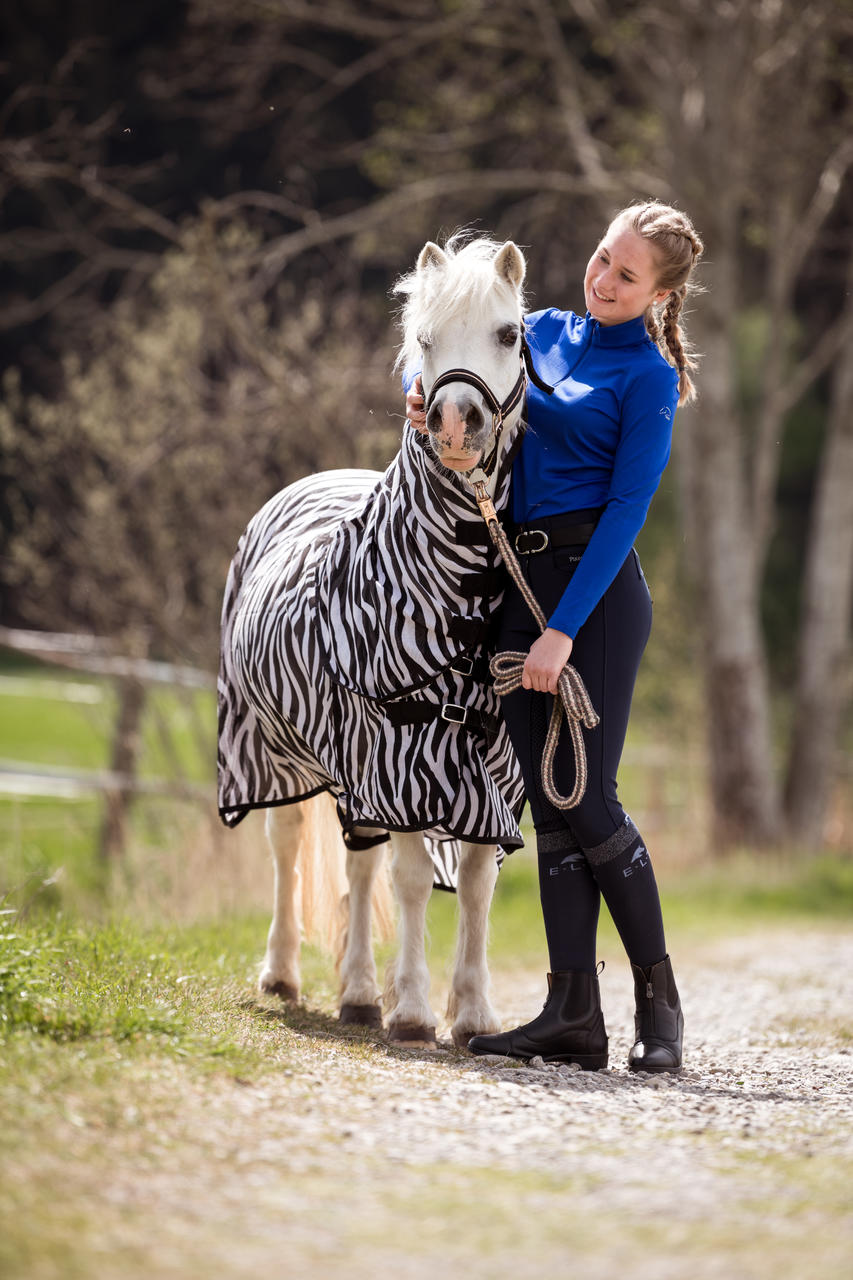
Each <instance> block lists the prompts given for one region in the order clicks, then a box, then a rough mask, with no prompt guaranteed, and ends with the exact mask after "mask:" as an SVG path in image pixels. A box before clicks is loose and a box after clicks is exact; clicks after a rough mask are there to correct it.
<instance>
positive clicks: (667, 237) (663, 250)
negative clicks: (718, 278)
mask: <svg viewBox="0 0 853 1280" xmlns="http://www.w3.org/2000/svg"><path fill="white" fill-rule="evenodd" d="M616 223H618V224H619V225H620V226H622V227H628V228H630V229H631V230H632V231H636V233H637V235H638V236H642V237H643V239H644V240H648V242H649V243H650V244H651V245H652V247H653V249H654V256H655V259H656V261H657V264H658V279H657V285H658V288H659V289H669V291H670V293H669V297H668V298H667V299H666V301H665V302H664V303H663V304H658V305H657V306H656V305H655V304H654V303H653V304H652V305H651V306H650V307H649V308H648V310H647V311H646V313H645V315H644V317H643V319H644V320H645V322H646V329H647V330H648V332H649V336H650V337H651V338H652V340H653V341H654V342H656V343H657V345H658V349H659V350H660V352H661V354H662V355H663V356H665V357H666V358H667V359H668V360H669V361H670V363H672V364H674V365H675V368H676V369H677V370H678V403H679V404H680V405H681V404H687V403H688V401H690V400H692V399H693V398H694V396H695V395H696V388H695V387H694V385H693V382H692V380H691V378H690V373H691V371H692V370H693V369H695V368H696V365H697V363H698V360H697V356H696V353H695V352H694V350H693V348H692V347H691V346H690V344H689V343H688V341H687V336H686V334H685V332H684V328H683V326H682V322H681V309H682V307H683V306H684V299H685V298H686V297H687V294H688V292H689V291H690V290H691V288H692V287H695V286H693V285H692V282H691V279H690V276H691V273H692V271H693V268H694V267H695V265H696V263H697V262H698V261H699V258H700V257H701V255H702V251H703V249H704V245H703V244H702V241H701V240H700V239H699V236H698V235H697V233H696V228H695V227H694V226H693V223H692V222H691V221H690V219H689V218H688V216H687V214H686V213H682V212H681V210H680V209H673V208H672V206H671V205H668V204H662V203H661V202H660V201H658V200H647V201H645V203H643V204H633V205H629V206H628V207H627V208H626V209H622V210H620V212H619V213H617V214H616V217H615V218H614V219H613V222H612V223H611V224H610V225H611V226H613V225H614V224H616Z"/></svg>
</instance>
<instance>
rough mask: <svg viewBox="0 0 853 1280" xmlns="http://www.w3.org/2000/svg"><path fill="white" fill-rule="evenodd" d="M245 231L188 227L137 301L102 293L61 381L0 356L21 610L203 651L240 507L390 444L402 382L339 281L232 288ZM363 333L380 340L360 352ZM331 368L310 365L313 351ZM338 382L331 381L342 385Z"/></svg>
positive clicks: (370, 456)
mask: <svg viewBox="0 0 853 1280" xmlns="http://www.w3.org/2000/svg"><path fill="white" fill-rule="evenodd" d="M255 243H256V241H255V239H254V237H251V236H249V234H248V233H246V232H245V231H241V230H240V229H239V227H237V226H236V225H232V226H231V227H230V228H229V229H228V231H227V233H224V234H223V235H218V234H217V233H215V232H214V230H213V229H212V227H211V226H210V225H209V224H207V223H202V224H200V225H199V226H197V227H191V228H188V229H187V230H186V231H185V233H184V237H183V244H182V246H181V247H180V248H179V249H172V250H170V251H169V252H168V253H167V254H165V255H163V257H162V258H161V265H160V269H159V270H158V272H157V273H156V274H155V275H154V277H153V279H152V281H151V295H150V297H149V298H146V299H144V300H142V299H138V300H131V299H125V300H124V301H122V302H121V303H118V304H116V305H114V306H113V307H112V308H111V309H110V311H109V312H107V313H106V314H105V315H104V316H103V317H102V319H101V321H100V324H99V325H98V326H97V327H96V329H95V331H94V332H92V333H91V334H90V335H89V337H90V341H91V350H90V351H89V352H88V355H87V358H86V359H85V360H84V359H83V358H81V355H80V353H79V352H78V353H75V354H74V355H71V356H69V357H67V359H66V362H65V387H64V394H63V395H62V396H61V397H60V398H58V399H55V400H49V399H46V398H44V397H41V396H38V395H30V396H25V395H23V394H22V392H21V389H20V385H19V383H18V380H17V378H16V376H15V375H14V374H7V378H6V385H5V392H6V395H5V403H4V404H3V405H2V406H0V447H2V456H3V464H2V467H3V470H4V471H5V473H6V474H5V482H6V488H7V493H8V494H9V500H10V504H11V506H12V510H13V517H14V519H13V523H14V529H15V532H14V533H13V535H12V537H11V538H10V540H9V544H8V546H7V550H6V556H5V564H4V577H5V580H6V582H7V584H8V585H9V586H10V587H11V588H12V589H13V590H16V591H17V593H18V599H19V601H20V609H21V611H22V612H23V614H24V619H25V621H27V622H29V623H30V624H32V625H35V626H42V627H45V628H47V629H56V628H57V627H58V626H59V627H62V628H67V629H69V630H84V631H92V632H95V633H96V634H100V635H108V636H115V637H118V638H119V639H120V640H121V641H122V643H123V644H124V646H125V648H127V649H128V650H129V651H130V652H132V653H136V654H140V653H145V652H148V651H149V650H150V649H154V650H156V651H157V652H159V653H160V654H166V655H168V656H171V657H173V658H174V657H180V658H183V659H185V660H189V661H195V662H198V663H203V664H205V665H207V666H208V667H209V668H211V669H212V668H214V667H215V658H216V646H217V635H216V626H215V619H216V617H217V616H218V612H219V605H220V601H221V596H222V586H223V582H224V580H225V574H226V572H227V568H228V562H229V560H230V557H231V554H232V552H233V549H234V546H235V545H236V541H237V538H238V536H239V534H240V532H241V531H242V528H243V527H244V525H245V523H246V519H247V517H248V515H249V514H250V513H251V511H252V510H253V509H255V508H256V507H257V506H260V505H261V504H262V503H263V502H264V501H266V499H267V498H268V497H269V496H270V495H271V494H272V493H273V492H275V490H276V489H278V488H280V487H281V485H282V484H284V483H286V482H288V481H290V480H292V479H295V478H297V476H299V475H304V474H306V473H308V472H310V471H312V470H314V469H316V468H317V467H331V466H337V465H347V464H350V465H361V466H375V465H377V464H380V465H381V464H382V462H383V461H385V460H387V458H389V457H390V456H391V454H392V453H393V452H394V450H395V448H396V442H397V440H398V439H399V433H400V418H399V417H398V419H397V424H396V425H394V424H392V423H391V420H390V419H389V418H388V417H387V416H386V412H396V414H398V415H399V413H400V410H399V395H398V391H397V388H396V386H395V385H394V384H393V383H392V382H391V381H390V379H389V377H388V369H387V365H388V360H387V356H386V352H385V348H384V346H383V345H382V344H377V343H376V341H375V333H376V331H377V328H378V329H379V331H380V332H382V333H383V334H384V329H385V319H384V317H382V319H381V321H380V323H379V325H378V326H374V325H371V323H370V317H369V315H365V314H364V310H363V309H362V308H360V309H358V311H356V307H355V300H354V299H353V298H348V299H344V300H341V301H338V302H337V305H335V306H334V307H333V306H332V304H331V302H330V300H329V299H328V298H327V297H324V296H323V295H322V293H321V291H320V290H319V289H317V290H315V291H314V292H313V293H312V292H311V291H307V292H302V293H300V295H299V296H298V297H297V296H294V295H292V294H291V293H289V291H288V290H287V289H286V287H285V286H283V287H282V290H281V292H280V295H279V297H278V303H279V309H280V311H281V313H282V316H283V318H282V319H281V320H280V322H279V323H278V324H277V325H275V326H273V325H270V323H269V317H268V313H267V309H266V308H265V307H264V306H263V305H262V304H259V303H253V302H251V301H249V300H247V298H246V290H247V287H248V286H247V281H246V278H245V276H244V274H243V271H242V263H243V260H244V257H245V255H246V253H247V252H249V251H250V249H251V248H252V246H253V245H254V244H255ZM377 351H378V354H377ZM324 368H326V369H328V370H333V371H334V373H335V378H334V379H333V380H330V381H329V382H325V381H324V380H323V378H322V376H321V373H320V371H321V370H322V369H324ZM341 385H346V386H347V387H348V394H347V397H346V400H345V401H342V399H341V394H340V388H341Z"/></svg>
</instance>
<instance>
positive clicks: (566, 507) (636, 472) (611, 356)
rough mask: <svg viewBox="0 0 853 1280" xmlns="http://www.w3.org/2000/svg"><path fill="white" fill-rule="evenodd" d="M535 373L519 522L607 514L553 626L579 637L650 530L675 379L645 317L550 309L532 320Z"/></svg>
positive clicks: (516, 485)
mask: <svg viewBox="0 0 853 1280" xmlns="http://www.w3.org/2000/svg"><path fill="white" fill-rule="evenodd" d="M526 327H527V337H528V342H529V343H530V348H531V351H532V353H533V361H534V364H535V366H536V369H537V372H538V373H539V374H540V375H541V377H543V378H544V379H545V381H546V382H548V383H550V384H551V385H552V386H553V387H554V393H553V395H550V396H549V395H547V394H546V393H545V392H543V391H540V390H539V389H538V387H536V386H534V385H533V384H532V383H531V384H530V385H529V387H528V392H527V404H528V412H527V421H528V429H527V432H526V434H525V436H524V441H523V443H522V446H521V449H520V451H519V454H518V456H517V458H516V460H515V463H514V465H513V473H512V515H513V519H514V520H515V521H516V523H519V524H521V523H524V524H528V523H531V522H533V523H535V521H536V519H537V517H539V516H552V515H559V514H561V513H562V512H567V511H581V510H586V509H588V508H593V507H600V508H603V510H602V512H601V516H600V518H599V521H598V525H597V526H596V529H595V532H594V534H593V535H592V538H591V539H590V541H589V543H588V545H587V546H586V548H585V549H584V552H583V555H582V556H581V559H580V562H579V564H578V566H577V568H576V569H575V572H574V574H573V575H572V578H571V581H570V582H569V584H568V586H567V587H566V590H565V592H564V593H563V596H562V598H561V600H560V603H559V604H558V605H557V608H556V609H555V610H554V612H553V613H552V614H551V617H550V618H549V619H548V625H549V626H550V627H554V628H555V629H556V630H558V631H562V632H564V633H565V634H566V635H567V636H571V637H572V638H574V637H575V635H576V634H577V632H578V630H579V629H580V627H581V626H582V625H583V623H584V622H585V621H586V619H587V618H588V617H589V615H590V614H591V613H592V611H593V609H594V608H595V606H596V605H597V604H598V602H599V600H600V599H601V597H602V596H603V595H604V593H605V591H606V590H607V588H608V587H609V586H610V584H611V582H612V581H613V579H614V578H615V577H616V574H617V573H618V572H619V569H620V568H621V566H622V563H623V561H624V560H625V557H626V556H627V555H628V552H629V551H630V550H631V547H632V545H633V542H634V539H635V538H636V536H637V534H638V533H639V531H640V529H641V528H642V527H643V523H644V521H645V519H646V513H647V512H648V509H649V504H650V502H651V500H652V498H653V496H654V494H655V491H656V489H657V487H658V484H659V483H660V478H661V475H662V474H663V470H664V468H665V467H666V464H667V462H668V461H669V454H670V449H671V446H672V423H673V419H674V417H675V409H676V406H677V404H678V375H677V373H676V371H675V369H673V368H672V366H671V365H669V364H667V362H666V360H664V358H663V356H662V355H661V354H660V352H659V351H658V349H657V347H656V346H655V344H654V343H653V342H652V340H651V338H650V337H649V335H648V333H647V331H646V326H645V322H644V321H643V318H642V316H638V317H637V318H636V319H634V320H628V321H627V322H626V323H625V324H617V325H601V324H599V322H598V321H597V320H593V319H592V317H591V316H590V315H589V314H588V313H587V315H586V317H584V318H581V317H580V316H577V315H575V314H574V312H572V311H557V310H554V309H549V310H546V311H537V312H534V313H533V314H532V315H529V316H527V318H526Z"/></svg>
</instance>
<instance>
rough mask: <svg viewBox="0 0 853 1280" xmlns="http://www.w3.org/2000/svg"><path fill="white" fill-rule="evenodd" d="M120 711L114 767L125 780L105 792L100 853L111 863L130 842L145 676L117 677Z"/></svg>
mask: <svg viewBox="0 0 853 1280" xmlns="http://www.w3.org/2000/svg"><path fill="white" fill-rule="evenodd" d="M116 692H117V694H118V714H117V716H116V726H115V732H114V734H113V745H112V755H111V759H110V770H111V772H112V773H113V774H117V775H118V776H119V777H120V778H121V779H122V783H121V785H119V786H118V787H115V788H113V789H111V790H109V791H107V792H106V793H105V796H104V801H105V804H104V816H103V820H102V823H101V833H100V838H99V841H98V857H99V859H100V861H101V863H102V865H104V866H107V865H109V864H110V863H113V862H115V861H117V860H118V859H120V858H121V857H122V855H123V853H124V850H125V846H126V843H127V822H128V816H129V812H130V803H131V800H132V799H133V793H134V791H135V789H136V774H137V766H138V763H139V754H140V750H141V746H142V733H141V728H142V713H143V711H144V709H145V699H146V690H145V685H144V684H143V682H142V681H141V680H137V679H135V678H133V677H132V676H131V677H125V678H122V679H120V680H117V681H116Z"/></svg>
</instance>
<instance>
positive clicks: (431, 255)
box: [418, 240, 447, 271]
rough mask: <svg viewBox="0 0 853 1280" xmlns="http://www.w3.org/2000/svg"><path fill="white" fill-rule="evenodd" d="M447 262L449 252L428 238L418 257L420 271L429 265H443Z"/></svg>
mask: <svg viewBox="0 0 853 1280" xmlns="http://www.w3.org/2000/svg"><path fill="white" fill-rule="evenodd" d="M446 262H447V254H446V253H445V252H444V250H443V249H439V247H438V245H437V244H433V242H432V241H431V240H427V242H426V244H425V245H424V247H423V248H422V249H421V253H420V257H419V258H418V271H425V270H426V268H427V267H443V266H444V264H445V263H446Z"/></svg>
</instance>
